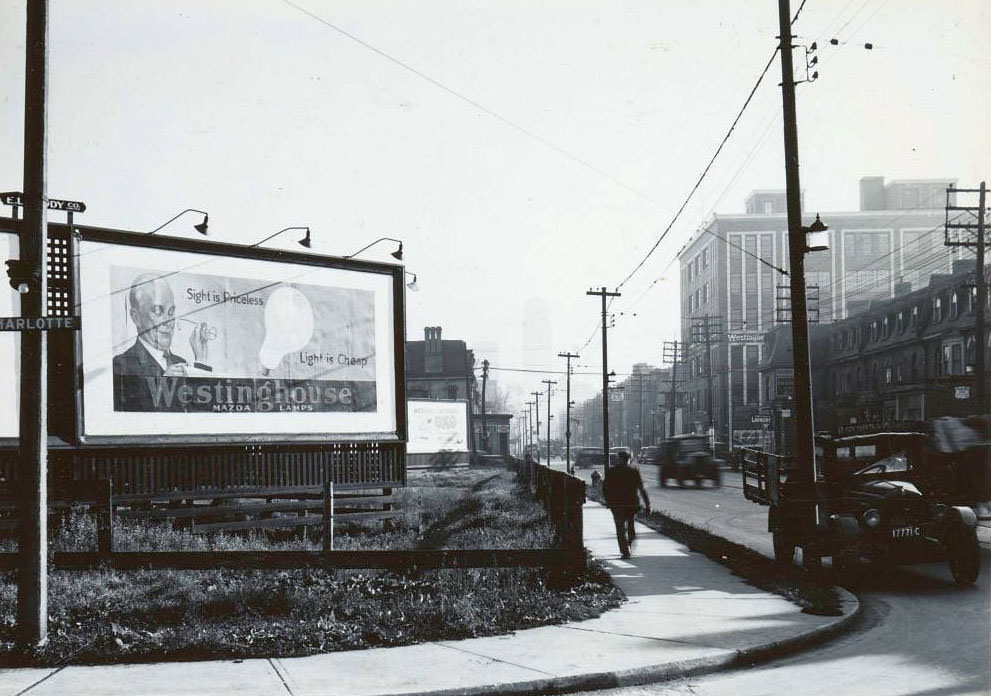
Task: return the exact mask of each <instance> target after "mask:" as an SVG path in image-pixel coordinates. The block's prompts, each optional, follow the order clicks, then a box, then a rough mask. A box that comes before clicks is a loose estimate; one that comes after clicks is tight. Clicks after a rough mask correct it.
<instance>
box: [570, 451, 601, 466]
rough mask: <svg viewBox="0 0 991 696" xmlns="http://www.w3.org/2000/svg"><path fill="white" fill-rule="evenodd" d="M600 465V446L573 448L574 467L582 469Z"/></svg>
mask: <svg viewBox="0 0 991 696" xmlns="http://www.w3.org/2000/svg"><path fill="white" fill-rule="evenodd" d="M593 466H602V448H601V447H579V448H577V449H576V450H575V467H576V468H578V469H584V468H587V467H593Z"/></svg>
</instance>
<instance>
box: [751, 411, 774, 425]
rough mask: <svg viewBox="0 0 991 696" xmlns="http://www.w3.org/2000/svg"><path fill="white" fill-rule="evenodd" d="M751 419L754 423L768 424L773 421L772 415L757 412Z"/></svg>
mask: <svg viewBox="0 0 991 696" xmlns="http://www.w3.org/2000/svg"><path fill="white" fill-rule="evenodd" d="M750 420H751V422H753V423H763V424H765V425H767V424H769V423H770V422H771V417H770V416H769V415H767V414H766V413H755V414H753V415H752V416H750Z"/></svg>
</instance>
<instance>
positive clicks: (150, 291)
mask: <svg viewBox="0 0 991 696" xmlns="http://www.w3.org/2000/svg"><path fill="white" fill-rule="evenodd" d="M133 300H134V302H133V304H132V305H131V319H132V320H133V321H134V325H135V326H136V327H137V329H138V334H139V335H140V336H141V337H142V338H143V339H144V340H146V341H147V342H148V343H150V344H151V345H153V346H155V348H158V349H159V350H161V351H165V350H168V348H169V346H171V345H172V334H173V333H174V332H175V300H174V299H173V297H172V288H170V287H169V284H168V283H166V282H165V281H164V280H156V281H153V282H150V283H147V284H145V285H142V286H141V287H140V288H138V289H137V291H136V292H135V294H134V296H133Z"/></svg>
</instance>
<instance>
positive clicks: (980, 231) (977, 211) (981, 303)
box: [945, 181, 991, 413]
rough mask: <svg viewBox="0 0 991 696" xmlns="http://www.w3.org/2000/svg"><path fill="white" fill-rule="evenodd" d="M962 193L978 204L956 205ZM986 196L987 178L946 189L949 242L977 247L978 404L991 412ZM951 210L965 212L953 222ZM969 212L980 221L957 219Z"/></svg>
mask: <svg viewBox="0 0 991 696" xmlns="http://www.w3.org/2000/svg"><path fill="white" fill-rule="evenodd" d="M960 193H970V194H974V193H976V194H977V206H976V207H974V206H960V205H956V200H955V199H954V198H953V196H954V194H960ZM986 197H987V186H986V184H985V182H983V181H982V182H981V186H980V188H977V189H958V188H953V186H950V187H949V188H947V189H946V227H945V245H946V246H965V247H973V248H974V251H975V252H976V254H977V269H976V271H977V272H976V274H975V278H974V283H975V284H976V289H977V297H976V298H975V299H976V301H977V307H976V308H975V311H974V380H975V384H974V386H975V390H974V401H975V403H976V404H977V413H989V412H991V406H989V404H988V398H987V397H988V395H987V378H986V376H985V375H986V373H987V370H986V367H985V365H986V363H985V360H986V351H985V346H986V343H985V338H984V333H985V326H986V323H987V322H986V320H985V316H984V313H985V311H986V310H987V303H988V286H987V279H986V278H985V276H984V248H985V244H984V229H985V216H986V214H987V205H986ZM951 204H952V205H951ZM951 210H954V211H961V215H960V216H956V217H954V218H953V220H952V221H951V220H950V211H951ZM967 214H969V215H971V216H974V215H976V217H977V220H976V221H971V220H967V221H965V222H956V220H957V219H958V218H959V217H962V216H963V215H967ZM950 230H966V231H968V232H971V233H973V232H975V231H976V238H974V237H973V235H972V234H965V235H963V236H959V235H957V234H956V233H951V232H950Z"/></svg>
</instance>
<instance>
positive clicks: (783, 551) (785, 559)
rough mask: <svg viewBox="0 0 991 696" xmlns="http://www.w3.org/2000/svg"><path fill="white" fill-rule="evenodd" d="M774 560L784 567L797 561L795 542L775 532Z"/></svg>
mask: <svg viewBox="0 0 991 696" xmlns="http://www.w3.org/2000/svg"><path fill="white" fill-rule="evenodd" d="M774 560H775V561H777V562H778V563H781V564H783V565H791V562H792V561H793V560H795V542H793V541H792V540H791V539H789V538H788V537H786V536H785V535H784V533H782V532H778V531H775V532H774Z"/></svg>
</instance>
